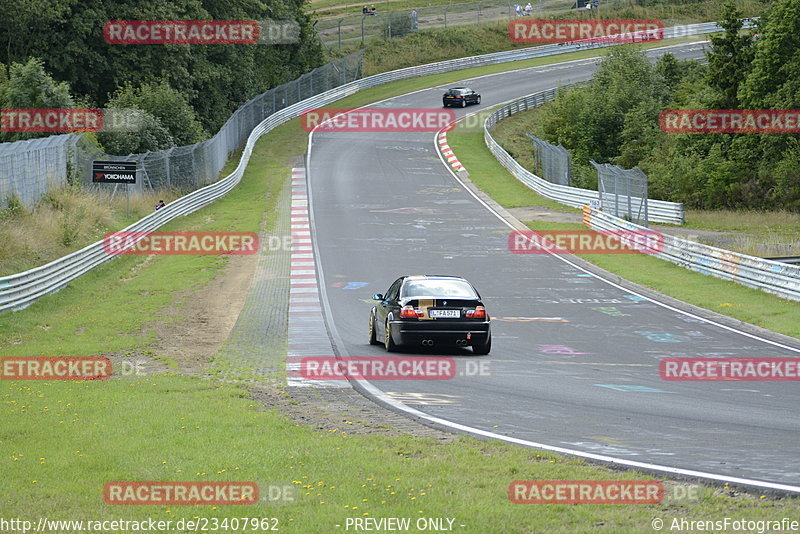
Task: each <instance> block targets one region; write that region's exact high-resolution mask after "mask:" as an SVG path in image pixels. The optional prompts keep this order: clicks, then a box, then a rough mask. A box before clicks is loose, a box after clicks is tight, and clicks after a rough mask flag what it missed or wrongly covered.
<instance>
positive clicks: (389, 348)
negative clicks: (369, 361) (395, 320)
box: [383, 319, 397, 352]
mask: <svg viewBox="0 0 800 534" xmlns="http://www.w3.org/2000/svg"><path fill="white" fill-rule="evenodd" d="M383 346H384V347H386V352H395V351H397V345H396V344H395V342H394V339H392V330H391V329H390V328H389V319H386V337H385V338H384V340H383Z"/></svg>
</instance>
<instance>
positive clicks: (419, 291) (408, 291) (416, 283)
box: [403, 280, 478, 299]
mask: <svg viewBox="0 0 800 534" xmlns="http://www.w3.org/2000/svg"><path fill="white" fill-rule="evenodd" d="M403 296H404V297H451V298H470V299H474V298H478V295H477V294H476V293H475V290H474V289H472V286H471V285H469V284H468V283H467V282H463V281H461V280H413V281H410V282H406V284H405V286H403Z"/></svg>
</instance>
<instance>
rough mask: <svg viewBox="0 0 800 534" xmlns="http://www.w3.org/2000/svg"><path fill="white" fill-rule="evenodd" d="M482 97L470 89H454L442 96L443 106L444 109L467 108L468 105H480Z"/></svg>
mask: <svg viewBox="0 0 800 534" xmlns="http://www.w3.org/2000/svg"><path fill="white" fill-rule="evenodd" d="M480 103H481V95H479V94H478V93H476V92H475V91H473V90H472V89H470V88H469V87H453V88H452V89H448V90H447V92H446V93H445V94H443V95H442V105H443V106H444V107H449V106H459V107H462V108H465V107H467V104H480Z"/></svg>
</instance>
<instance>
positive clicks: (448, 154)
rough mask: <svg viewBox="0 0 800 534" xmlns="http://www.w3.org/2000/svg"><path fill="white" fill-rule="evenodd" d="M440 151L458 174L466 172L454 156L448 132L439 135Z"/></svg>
mask: <svg viewBox="0 0 800 534" xmlns="http://www.w3.org/2000/svg"><path fill="white" fill-rule="evenodd" d="M439 150H440V151H441V153H442V155H443V156H444V158H445V159H446V160H447V163H449V164H450V166H451V167H453V169H455V170H456V172H459V171H463V170H465V169H464V166H463V165H462V164H461V162H460V161H458V158H457V157H456V155H455V154H453V149H452V148H450V145H448V144H447V132H442V133H440V134H439Z"/></svg>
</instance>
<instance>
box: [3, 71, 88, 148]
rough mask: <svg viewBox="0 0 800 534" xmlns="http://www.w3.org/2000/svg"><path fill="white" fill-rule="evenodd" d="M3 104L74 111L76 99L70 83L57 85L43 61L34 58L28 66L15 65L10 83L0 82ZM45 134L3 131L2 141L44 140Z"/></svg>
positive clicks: (9, 106)
mask: <svg viewBox="0 0 800 534" xmlns="http://www.w3.org/2000/svg"><path fill="white" fill-rule="evenodd" d="M0 104H1V105H2V107H3V108H11V109H14V108H72V107H75V99H74V98H73V96H72V95H71V94H70V88H69V84H67V83H66V82H61V83H59V82H56V81H55V80H54V79H53V78H52V77H51V76H50V75H49V74H48V73H47V72H46V71H45V69H44V64H43V63H42V60H41V59H37V58H31V59H30V60H28V61H27V62H26V63H24V64H22V63H14V64H12V65H11V68H10V69H9V77H8V80H7V81H5V82H3V81H2V80H0ZM43 135H49V134H42V133H25V132H2V133H0V141H2V142H9V141H18V140H20V139H31V138H34V137H42V136H43Z"/></svg>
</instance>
